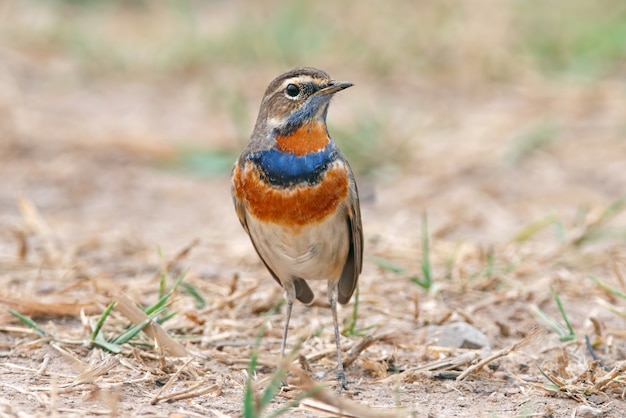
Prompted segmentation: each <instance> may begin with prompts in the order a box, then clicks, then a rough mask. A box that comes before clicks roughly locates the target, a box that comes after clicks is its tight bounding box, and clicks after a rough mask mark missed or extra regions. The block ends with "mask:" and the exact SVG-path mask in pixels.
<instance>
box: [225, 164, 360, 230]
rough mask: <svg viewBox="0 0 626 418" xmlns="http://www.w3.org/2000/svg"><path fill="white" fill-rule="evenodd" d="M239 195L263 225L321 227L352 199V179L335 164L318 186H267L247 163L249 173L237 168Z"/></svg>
mask: <svg viewBox="0 0 626 418" xmlns="http://www.w3.org/2000/svg"><path fill="white" fill-rule="evenodd" d="M233 183H234V187H235V195H236V196H237V198H238V199H240V200H243V201H246V202H247V205H246V207H247V208H248V212H249V214H250V215H252V216H254V217H255V218H257V219H258V220H260V221H263V222H272V223H276V224H280V225H284V226H288V227H293V228H295V229H298V228H299V227H302V226H304V225H308V224H311V223H317V222H320V221H322V220H324V219H325V218H326V217H328V216H330V215H332V214H333V213H335V210H336V209H337V207H338V206H339V205H340V204H341V203H342V202H343V201H344V200H345V199H346V198H347V197H348V187H349V184H348V176H347V171H346V167H345V166H344V165H343V164H342V163H335V164H334V165H333V166H332V167H331V168H330V169H329V170H328V171H327V172H326V174H325V175H324V178H323V179H322V181H320V182H319V183H317V184H316V185H314V186H305V185H298V186H294V187H291V188H278V187H272V186H270V185H268V184H267V183H265V182H264V181H263V180H262V179H261V177H260V172H259V170H258V169H257V168H256V167H254V165H253V164H252V163H250V162H249V163H247V164H246V168H245V170H243V171H242V170H241V169H240V167H239V164H237V165H236V166H235V171H234V176H233Z"/></svg>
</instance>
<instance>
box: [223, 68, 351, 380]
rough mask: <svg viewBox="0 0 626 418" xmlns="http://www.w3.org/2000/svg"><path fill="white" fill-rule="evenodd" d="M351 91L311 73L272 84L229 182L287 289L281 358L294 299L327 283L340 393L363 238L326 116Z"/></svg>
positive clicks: (259, 247)
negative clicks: (341, 320) (343, 337)
mask: <svg viewBox="0 0 626 418" xmlns="http://www.w3.org/2000/svg"><path fill="white" fill-rule="evenodd" d="M350 86H352V83H347V82H342V81H335V80H333V79H332V78H331V77H330V76H329V75H328V74H327V73H326V72H325V71H322V70H319V69H316V68H310V67H303V68H294V69H292V70H290V71H288V72H286V73H284V74H282V75H280V76H278V77H277V78H276V79H274V81H272V82H271V83H270V85H269V86H268V87H267V90H266V91H265V96H264V97H263V101H262V102H261V108H260V110H259V116H258V118H257V121H256V124H255V126H254V130H253V132H252V136H251V137H250V141H249V143H248V145H247V147H246V148H245V150H244V151H243V153H242V154H241V156H240V157H239V159H238V160H237V162H236V163H235V167H234V168H233V171H232V178H231V181H232V195H233V200H234V203H235V209H236V211H237V215H238V216H239V220H240V222H241V225H242V226H243V228H244V230H245V231H246V232H247V233H248V235H249V236H250V240H251V241H252V245H253V246H254V248H255V250H256V252H257V254H258V255H259V257H261V260H262V261H263V263H264V264H265V267H267V269H268V270H269V272H270V274H271V275H272V277H274V279H275V280H276V281H277V282H278V284H280V285H281V286H282V287H283V289H284V291H285V298H286V300H287V312H286V320H285V328H284V330H283V338H282V343H281V348H280V353H281V356H283V357H284V355H285V345H286V342H287V331H288V329H289V319H290V317H291V309H292V307H293V303H294V301H295V300H296V299H298V300H299V301H300V302H303V303H305V304H307V305H308V304H311V303H312V302H313V298H314V295H313V291H312V290H311V288H310V287H309V285H308V284H307V281H308V280H326V281H327V282H328V299H329V302H330V308H331V311H332V315H333V325H334V331H335V343H336V345H337V378H338V381H339V385H340V386H339V388H345V387H346V377H345V373H344V370H343V364H342V361H341V345H340V341H339V326H338V323H337V301H339V303H341V304H346V303H348V302H349V301H350V298H351V297H352V293H353V292H354V289H355V288H356V285H357V281H358V278H359V274H360V273H361V267H362V260H363V232H362V227H361V212H360V209H359V196H358V193H357V187H356V183H355V181H354V175H353V174H352V170H351V168H350V165H349V164H348V162H347V161H346V159H345V158H344V156H343V155H342V154H341V152H340V151H339V149H338V148H337V146H336V145H335V143H334V142H333V141H332V140H331V139H330V136H329V135H328V129H327V127H326V114H327V113H328V105H329V104H330V100H331V98H332V97H333V95H334V94H335V93H337V92H339V91H341V90H344V89H346V88H348V87H350Z"/></svg>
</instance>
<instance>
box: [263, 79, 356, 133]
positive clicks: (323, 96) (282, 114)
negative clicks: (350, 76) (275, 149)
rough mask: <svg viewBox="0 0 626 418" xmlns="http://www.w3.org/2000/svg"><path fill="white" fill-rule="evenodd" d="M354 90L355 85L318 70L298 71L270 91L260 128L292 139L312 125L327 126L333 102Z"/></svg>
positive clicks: (270, 88)
mask: <svg viewBox="0 0 626 418" xmlns="http://www.w3.org/2000/svg"><path fill="white" fill-rule="evenodd" d="M350 86H352V83H348V82H343V81H335V80H333V79H332V78H331V77H330V75H328V73H326V72H325V71H323V70H319V69H317V68H311V67H299V68H294V69H292V70H290V71H288V72H286V73H284V74H282V75H280V76H278V77H276V79H274V80H273V81H272V82H271V83H270V85H269V86H268V87H267V90H266V91H265V96H264V97H263V101H262V103H261V108H260V110H259V117H258V119H257V126H256V128H257V129H262V130H263V131H265V132H272V131H273V132H274V133H276V134H278V135H289V134H290V133H291V132H293V131H295V130H296V129H298V128H299V127H301V126H303V125H306V124H308V123H310V122H315V123H323V124H324V125H325V122H326V113H327V111H328V104H329V103H330V99H331V98H332V97H333V95H334V94H335V93H337V92H338V91H341V90H344V89H346V88H348V87H350Z"/></svg>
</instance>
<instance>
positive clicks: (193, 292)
mask: <svg viewBox="0 0 626 418" xmlns="http://www.w3.org/2000/svg"><path fill="white" fill-rule="evenodd" d="M182 288H183V292H185V293H186V294H188V295H190V296H191V297H193V298H194V300H195V301H196V303H195V306H196V308H197V309H202V308H204V307H206V300H204V298H203V297H202V294H200V292H199V291H198V289H196V288H195V286H193V285H192V284H190V283H187V282H185V283H183V284H182Z"/></svg>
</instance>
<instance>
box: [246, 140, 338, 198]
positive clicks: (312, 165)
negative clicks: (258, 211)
mask: <svg viewBox="0 0 626 418" xmlns="http://www.w3.org/2000/svg"><path fill="white" fill-rule="evenodd" d="M337 157H338V152H337V148H335V144H334V143H333V142H332V141H330V142H329V144H328V145H326V147H324V149H323V150H321V151H319V152H314V153H310V154H306V155H301V156H298V155H295V154H291V153H286V152H282V151H279V150H277V149H275V148H272V149H269V150H265V151H259V152H255V153H254V154H251V155H250V156H249V157H248V158H246V160H248V161H251V162H253V163H254V164H255V165H256V166H257V167H258V168H259V169H260V170H261V172H262V173H263V175H264V177H265V180H266V181H267V182H268V183H270V184H271V185H273V186H280V187H291V186H295V185H296V184H299V183H305V182H306V183H309V184H317V183H319V182H320V181H321V180H322V178H323V176H324V173H325V172H326V170H327V169H328V167H329V166H330V164H332V163H333V162H334V161H335V160H336V159H337Z"/></svg>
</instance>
